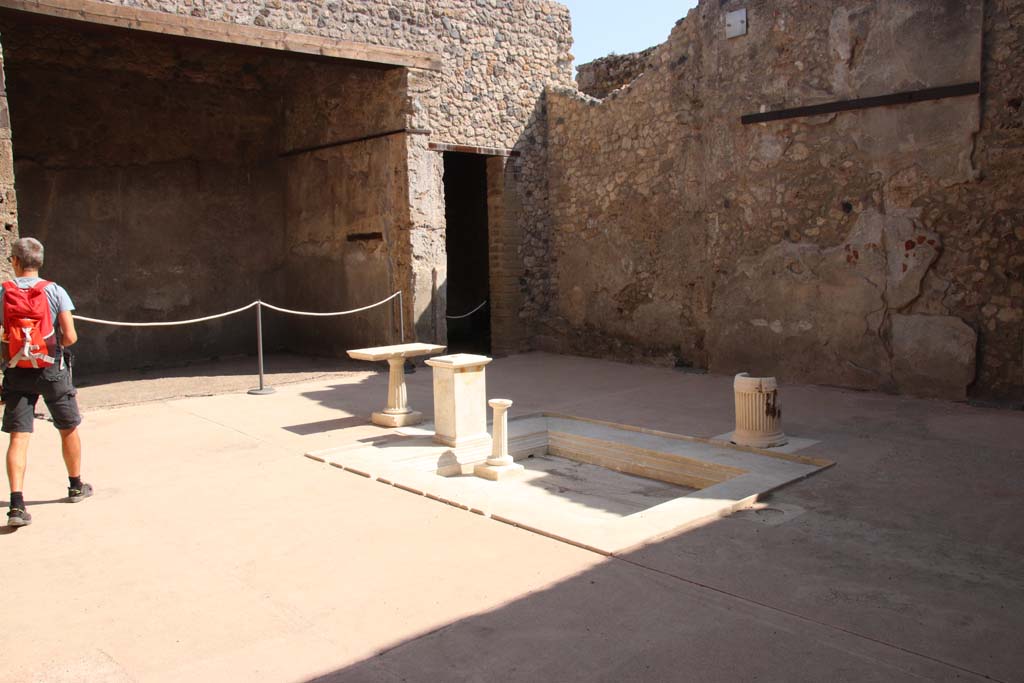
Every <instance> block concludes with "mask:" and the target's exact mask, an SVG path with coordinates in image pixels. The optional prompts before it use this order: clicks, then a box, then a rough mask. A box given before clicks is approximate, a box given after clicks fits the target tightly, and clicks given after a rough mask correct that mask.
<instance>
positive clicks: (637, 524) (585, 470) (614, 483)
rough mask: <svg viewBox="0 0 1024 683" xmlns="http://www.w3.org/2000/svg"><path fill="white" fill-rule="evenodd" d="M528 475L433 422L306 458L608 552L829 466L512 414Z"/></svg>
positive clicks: (515, 449)
mask: <svg viewBox="0 0 1024 683" xmlns="http://www.w3.org/2000/svg"><path fill="white" fill-rule="evenodd" d="M508 434H509V437H508V438H509V453H510V454H511V455H512V457H513V458H514V459H515V461H516V462H517V463H520V464H523V465H524V466H525V471H524V472H523V473H522V475H521V476H517V477H515V478H513V479H511V480H501V481H488V480H485V479H481V478H478V477H474V476H473V469H474V467H475V466H476V465H478V464H480V463H482V462H484V460H485V459H486V458H487V457H488V455H490V447H489V446H486V447H485V446H480V447H476V448H460V449H452V448H449V447H446V446H442V445H438V444H436V443H434V442H433V440H432V436H433V431H432V430H431V426H430V425H423V427H422V428H405V429H402V430H400V431H399V433H397V434H394V435H393V436H389V437H386V438H383V439H374V440H373V441H372V442H370V443H363V442H357V443H354V444H350V445H347V446H341V447H337V448H331V449H326V450H321V451H314V452H311V453H307V454H306V455H307V457H310V458H312V459H314V460H319V461H322V462H325V463H329V464H331V465H334V466H335V467H339V468H341V469H344V470H347V471H350V472H353V473H356V474H360V475H362V476H366V477H370V478H372V479H376V480H378V481H380V482H382V483H385V484H390V485H393V486H396V487H398V488H401V489H404V490H407V491H410V492H413V493H416V494H419V495H425V496H428V497H430V498H433V499H436V500H439V501H442V502H445V503H448V504H450V505H454V506H456V507H460V508H463V509H466V510H471V511H473V512H476V513H478V514H482V515H486V516H489V517H491V518H493V519H496V520H499V521H503V522H507V523H510V524H514V525H516V526H519V527H523V528H525V529H529V530H531V531H535V532H537V533H541V534H544V535H546V536H551V537H553V538H557V539H559V540H563V541H566V542H568V543H572V544H574V545H578V546H581V547H584V548H588V549H590V550H594V551H597V552H601V553H605V554H613V553H620V552H624V551H626V550H629V549H632V548H635V547H637V546H639V545H642V544H644V543H647V542H649V541H652V540H654V539H656V538H658V537H661V536H664V535H666V534H670V533H672V532H676V531H680V530H683V529H686V528H688V527H693V526H697V525H700V524H702V523H705V522H708V521H711V520H713V519H717V518H719V517H722V516H725V515H728V514H730V513H732V512H734V511H735V510H738V509H740V508H743V507H747V506H749V505H751V504H753V503H754V502H755V501H756V500H757V498H758V496H760V495H763V494H765V493H767V492H769V491H771V490H773V489H776V488H778V487H780V486H782V485H784V484H787V483H789V482H792V481H795V480H798V479H802V478H804V477H806V476H808V475H810V474H813V473H814V472H817V471H818V470H821V469H824V468H826V467H829V466H830V465H832V463H831V462H829V461H827V460H821V459H817V458H809V457H804V456H799V455H795V454H786V453H779V452H770V451H766V450H759V449H754V448H745V447H741V446H735V445H732V444H730V443H729V442H728V441H719V440H713V439H699V438H695V437H688V436H681V435H678V434H668V433H665V432H657V431H652V430H647V429H641V428H638V427H630V426H626V425H617V424H612V423H608V422H600V421H595V420H587V419H582V418H576V417H569V416H565V415H557V414H550V413H545V414H540V415H531V416H526V417H518V418H514V419H511V420H509V422H508Z"/></svg>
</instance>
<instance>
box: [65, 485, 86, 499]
mask: <svg viewBox="0 0 1024 683" xmlns="http://www.w3.org/2000/svg"><path fill="white" fill-rule="evenodd" d="M91 495H92V485H90V484H82V488H80V489H72V488H69V489H68V502H69V503H81V502H82V501H83V500H85V499H86V498H88V497H89V496H91Z"/></svg>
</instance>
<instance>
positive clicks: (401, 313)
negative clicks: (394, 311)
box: [398, 290, 405, 344]
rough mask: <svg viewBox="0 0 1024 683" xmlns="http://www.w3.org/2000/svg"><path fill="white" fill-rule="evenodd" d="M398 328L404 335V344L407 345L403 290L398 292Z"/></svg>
mask: <svg viewBox="0 0 1024 683" xmlns="http://www.w3.org/2000/svg"><path fill="white" fill-rule="evenodd" d="M398 328H399V331H400V332H401V334H402V343H403V344H404V343H405V302H404V301H403V299H402V290H398Z"/></svg>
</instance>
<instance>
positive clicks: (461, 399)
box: [427, 353, 491, 448]
mask: <svg viewBox="0 0 1024 683" xmlns="http://www.w3.org/2000/svg"><path fill="white" fill-rule="evenodd" d="M490 362H491V359H490V358H488V357H487V356H477V355H474V354H471V353H455V354H452V355H449V356H437V357H436V358H431V359H430V360H428V361H427V365H429V366H430V367H432V368H433V369H434V441H435V442H436V443H439V444H442V445H444V446H451V447H453V448H479V447H484V448H486V447H487V446H489V445H490V443H491V437H490V436H489V435H488V434H487V378H486V374H485V371H484V368H485V367H486V365H487V364H488V363H490Z"/></svg>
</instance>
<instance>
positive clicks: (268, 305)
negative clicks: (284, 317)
mask: <svg viewBox="0 0 1024 683" xmlns="http://www.w3.org/2000/svg"><path fill="white" fill-rule="evenodd" d="M401 293H402V292H400V291H398V292H395V293H394V294H392V295H391V296H389V297H388V298H387V299H381V300H380V301H378V302H377V303H375V304H370V305H369V306H363V307H362V308H354V309H352V310H351V311H334V312H333V313H310V312H309V311H293V310H291V309H289V308H281V307H279V306H274V305H273V304H268V303H267V302H266V301H260V302H259V303H260V305H262V306H266V307H267V308H269V309H271V310H272V311H279V312H281V313H291V314H292V315H310V316H319V317H326V316H332V315H350V314H352V313H361V312H362V311H366V310H369V309H371V308H373V307H374V306H380V305H381V304H386V303H387V302H389V301H391V300H392V299H394V298H395V297H396V296H399V295H401Z"/></svg>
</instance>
